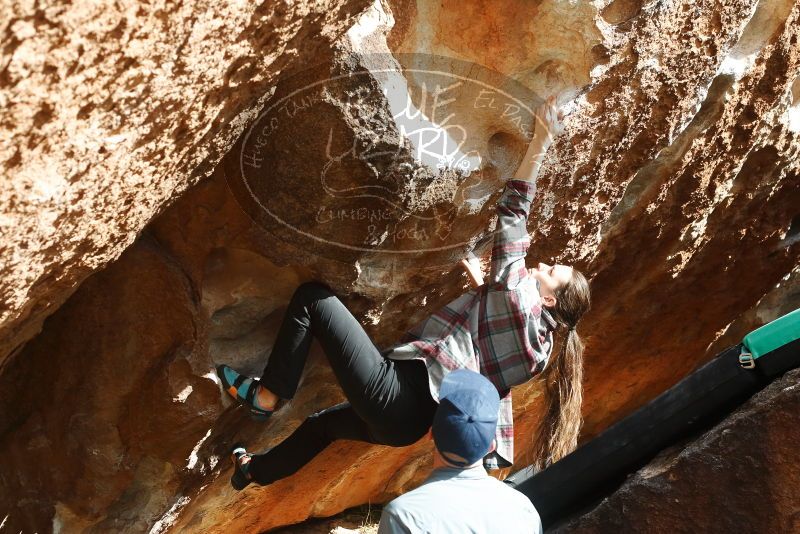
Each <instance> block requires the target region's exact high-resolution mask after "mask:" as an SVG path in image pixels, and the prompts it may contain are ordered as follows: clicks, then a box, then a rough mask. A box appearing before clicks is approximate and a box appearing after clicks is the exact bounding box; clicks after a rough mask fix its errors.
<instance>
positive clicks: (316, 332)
mask: <svg viewBox="0 0 800 534" xmlns="http://www.w3.org/2000/svg"><path fill="white" fill-rule="evenodd" d="M312 334H313V336H314V337H316V338H317V340H319V342H320V344H321V345H322V348H323V350H324V351H325V354H326V355H327V357H328V361H329V362H330V365H331V368H333V372H334V374H335V375H336V378H337V380H338V381H339V385H340V386H341V387H342V390H343V391H344V394H345V395H346V396H347V399H348V401H349V402H345V403H342V404H338V405H336V406H333V407H332V408H328V409H326V410H322V411H321V412H317V413H316V414H314V415H311V416H310V417H308V418H307V419H306V420H305V421H304V422H303V424H301V425H300V426H299V427H298V428H297V430H296V431H295V432H294V433H293V434H292V435H291V436H289V437H288V438H287V439H286V440H284V441H283V442H282V443H280V444H279V445H277V446H276V447H274V448H272V449H271V450H269V451H267V452H266V453H264V454H256V455H253V458H252V460H251V462H250V472H251V473H252V474H253V480H255V481H256V482H258V483H259V484H262V485H264V484H270V483H272V482H274V481H276V480H278V479H281V478H284V477H287V476H289V475H291V474H293V473H295V472H296V471H297V470H299V469H300V468H301V467H302V466H304V465H305V464H307V463H308V462H309V461H310V460H311V459H312V458H314V456H316V455H317V454H319V453H320V452H321V451H322V450H323V449H324V448H325V447H327V446H328V445H329V444H330V443H331V442H333V441H334V440H337V439H349V440H356V441H366V442H368V443H376V444H382V445H392V446H395V447H400V446H405V445H411V444H412V443H414V442H415V441H417V440H419V439H420V438H421V437H422V436H424V435H425V433H426V432H427V431H428V429H429V428H430V426H431V421H433V414H434V412H435V411H436V401H434V400H433V398H432V397H431V394H430V389H429V388H428V371H427V369H426V367H425V363H424V362H422V361H420V360H391V359H389V358H386V357H384V356H383V354H382V353H381V352H380V350H379V349H378V348H377V347H376V346H375V344H374V343H373V342H372V340H370V338H369V336H368V335H367V333H366V332H364V329H363V328H362V327H361V324H360V323H359V322H358V320H357V319H356V318H355V317H353V314H351V313H350V310H348V309H347V308H346V307H345V305H344V304H342V302H341V301H340V300H339V298H338V297H336V295H334V294H333V292H332V291H331V289H330V288H329V287H328V286H326V285H324V284H322V283H320V282H306V283H304V284H301V285H300V286H299V287H298V288H297V289H296V290H295V292H294V294H293V295H292V299H291V301H290V302H289V307H288V309H287V311H286V315H285V316H284V318H283V323H282V324H281V328H280V330H279V331H278V337H277V339H276V341H275V346H274V347H273V349H272V353H271V354H270V358H269V362H268V363H267V366H266V368H265V369H264V374H263V375H262V377H261V383H262V384H263V385H264V386H266V387H267V388H268V389H269V390H270V391H272V392H273V393H275V394H276V395H278V396H280V397H282V398H285V399H291V398H292V397H294V394H295V391H296V390H297V385H298V383H299V382H300V375H301V374H302V372H303V367H304V366H305V363H306V357H307V356H308V351H309V348H310V347H311V341H312Z"/></svg>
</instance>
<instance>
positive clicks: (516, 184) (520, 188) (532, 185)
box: [506, 178, 536, 201]
mask: <svg viewBox="0 0 800 534" xmlns="http://www.w3.org/2000/svg"><path fill="white" fill-rule="evenodd" d="M506 184H507V185H506V186H509V185H510V186H512V187H513V188H514V189H515V190H516V191H517V192H518V193H519V194H521V195H522V196H524V197H525V199H526V200H528V201H533V195H534V194H535V193H536V182H534V181H533V180H520V179H518V178H514V179H511V180H508V181H507V182H506Z"/></svg>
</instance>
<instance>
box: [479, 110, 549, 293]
mask: <svg viewBox="0 0 800 534" xmlns="http://www.w3.org/2000/svg"><path fill="white" fill-rule="evenodd" d="M554 100H555V99H554V98H553V97H551V98H549V99H548V100H547V101H546V102H544V103H543V104H542V105H540V106H539V107H538V108H537V109H536V112H535V115H534V116H535V119H536V125H535V128H534V134H533V139H532V140H531V142H530V144H529V145H528V149H527V151H526V152H525V156H524V157H523V158H522V162H521V163H520V166H519V168H518V169H517V172H515V173H514V177H513V178H512V179H510V180H508V181H507V182H506V184H505V188H504V190H503V194H502V195H501V197H500V200H498V202H497V216H498V218H497V228H496V229H495V234H494V244H493V247H492V261H491V267H490V276H489V278H490V280H491V282H492V283H495V284H500V285H501V287H502V289H506V290H507V289H513V288H514V287H516V285H517V283H519V281H520V280H521V279H522V278H523V277H524V276H525V272H524V271H525V255H526V254H527V253H528V247H529V246H530V236H529V235H528V229H527V222H528V215H529V213H530V207H531V202H533V196H534V194H535V193H536V178H537V176H538V175H539V168H540V167H541V162H542V160H543V159H544V155H545V153H546V152H547V149H548V148H549V147H550V143H552V141H553V137H554V135H555V134H557V133H558V131H559V129H560V123H559V116H558V113H557V111H556V108H555V105H554V103H555V102H554Z"/></svg>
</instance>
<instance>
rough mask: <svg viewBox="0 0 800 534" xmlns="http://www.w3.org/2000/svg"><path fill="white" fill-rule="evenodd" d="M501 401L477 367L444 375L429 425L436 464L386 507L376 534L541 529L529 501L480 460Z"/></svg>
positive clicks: (492, 443) (491, 435) (492, 442)
mask: <svg viewBox="0 0 800 534" xmlns="http://www.w3.org/2000/svg"><path fill="white" fill-rule="evenodd" d="M499 404H500V396H499V395H498V393H497V389H496V388H495V387H494V385H492V383H491V382H490V381H489V380H488V379H487V378H486V377H484V376H482V375H481V374H479V373H476V372H474V371H470V370H468V369H458V370H455V371H452V372H450V373H448V374H447V376H445V377H444V380H443V381H442V386H441V390H440V400H439V406H438V408H437V409H436V413H435V414H434V417H433V424H432V427H431V433H432V434H433V442H434V444H435V452H434V464H433V467H434V470H433V472H432V473H431V475H430V476H429V477H428V479H427V480H426V481H425V482H423V483H422V485H421V486H419V487H418V488H417V489H415V490H413V491H410V492H408V493H406V494H404V495H401V496H400V497H398V498H396V499H394V500H393V501H391V502H390V503H389V504H387V505H386V506H385V507H384V509H383V512H382V513H381V520H380V524H379V525H378V534H399V533H403V534H408V533H416V532H420V533H422V532H436V533H437V534H438V533H442V534H447V533H454V534H455V533H458V534H463V533H476V534H477V533H484V532H485V533H496V532H502V533H503V534H514V533H517V532H525V533H534V534H541V532H542V522H541V520H540V518H539V514H538V512H537V511H536V508H534V506H533V504H532V503H531V501H530V500H528V498H527V497H525V496H524V495H523V494H522V493H520V492H518V491H517V490H515V489H513V488H511V487H509V486H508V485H507V484H504V483H503V482H500V481H499V480H497V479H496V478H493V477H491V476H489V475H488V474H487V472H486V470H485V469H484V467H483V465H482V461H481V460H482V458H483V457H484V456H485V455H486V454H487V453H488V452H490V451H491V450H492V449H493V448H494V447H495V439H494V437H495V428H496V426H497V415H498V413H497V412H498V407H499Z"/></svg>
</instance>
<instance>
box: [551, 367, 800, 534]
mask: <svg viewBox="0 0 800 534" xmlns="http://www.w3.org/2000/svg"><path fill="white" fill-rule="evenodd" d="M798 429H800V370H794V371H791V372H789V373H787V374H786V375H784V376H783V377H782V378H781V379H779V380H776V381H775V382H773V383H772V384H770V385H769V386H768V387H767V388H765V389H764V390H763V391H761V392H759V393H758V394H756V395H754V396H753V397H752V398H751V399H750V400H749V401H748V402H747V403H746V404H745V405H743V406H742V407H741V408H739V409H738V410H737V411H736V412H734V413H733V414H731V415H730V416H729V417H728V418H726V419H725V420H724V421H722V422H721V423H720V424H718V425H717V426H715V427H714V428H713V429H711V430H710V431H708V432H707V433H705V434H704V435H702V436H700V437H698V438H696V439H695V440H692V441H691V442H689V443H688V444H686V443H684V444H682V445H680V446H675V447H673V448H671V449H668V450H666V451H664V452H663V453H661V454H660V455H659V456H657V457H656V458H655V459H654V460H653V461H651V462H650V463H649V464H648V465H647V466H646V467H643V468H642V469H641V470H639V471H638V472H637V473H636V474H634V475H632V476H631V477H630V478H629V479H628V480H626V481H625V483H624V484H623V485H622V486H621V487H620V488H619V489H618V490H617V491H616V492H614V493H613V494H612V495H611V496H609V497H607V498H605V499H603V500H602V501H601V502H600V503H599V504H598V505H597V506H596V507H595V508H594V509H592V510H591V511H589V512H587V513H585V514H583V515H581V516H580V517H577V518H575V519H572V520H570V521H569V522H567V523H566V524H564V525H561V526H560V527H559V528H556V529H553V532H560V533H561V532H563V533H567V532H569V533H584V532H585V533H590V532H598V533H599V532H676V531H677V532H731V531H741V532H797V531H798V530H800V505H798V503H797V494H798V492H800V453H799V452H798V451H797V447H796V444H797V442H798V439H800V435H799V433H800V430H798Z"/></svg>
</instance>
